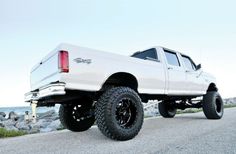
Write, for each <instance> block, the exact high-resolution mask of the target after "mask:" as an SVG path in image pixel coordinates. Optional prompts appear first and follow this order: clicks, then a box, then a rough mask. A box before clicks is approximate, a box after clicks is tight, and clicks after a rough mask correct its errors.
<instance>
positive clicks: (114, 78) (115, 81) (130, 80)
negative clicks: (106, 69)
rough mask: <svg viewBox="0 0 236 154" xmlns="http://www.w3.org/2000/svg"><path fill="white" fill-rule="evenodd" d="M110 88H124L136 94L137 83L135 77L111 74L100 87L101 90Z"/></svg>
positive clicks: (122, 73)
mask: <svg viewBox="0 0 236 154" xmlns="http://www.w3.org/2000/svg"><path fill="white" fill-rule="evenodd" d="M112 86H115V87H117V86H126V87H129V88H131V89H133V90H135V91H136V92H137V91H138V81H137V79H136V77H135V76H133V75H132V74H130V73H125V72H119V73H115V74H112V75H111V76H110V77H109V78H108V79H107V80H106V82H105V83H104V84H103V86H102V90H106V89H107V88H110V87H112Z"/></svg>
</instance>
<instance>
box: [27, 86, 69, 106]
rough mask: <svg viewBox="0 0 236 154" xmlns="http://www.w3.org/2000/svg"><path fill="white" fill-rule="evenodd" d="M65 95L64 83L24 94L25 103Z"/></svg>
mask: <svg viewBox="0 0 236 154" xmlns="http://www.w3.org/2000/svg"><path fill="white" fill-rule="evenodd" d="M65 94H66V91H65V84H64V83H55V84H49V85H46V86H43V87H41V88H39V89H38V90H37V91H33V92H28V93H26V94H25V102H32V101H37V100H40V99H42V98H44V97H48V96H55V95H65Z"/></svg>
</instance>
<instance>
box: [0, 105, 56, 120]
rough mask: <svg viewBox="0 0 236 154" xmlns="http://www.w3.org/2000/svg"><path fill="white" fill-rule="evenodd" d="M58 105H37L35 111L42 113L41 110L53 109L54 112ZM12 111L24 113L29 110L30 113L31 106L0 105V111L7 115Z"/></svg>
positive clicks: (19, 113)
mask: <svg viewBox="0 0 236 154" xmlns="http://www.w3.org/2000/svg"><path fill="white" fill-rule="evenodd" d="M59 107H60V106H59V105H56V106H55V107H37V110H36V111H37V113H43V112H47V111H49V110H55V111H56V112H58V110H59ZM11 111H14V112H15V113H17V114H18V115H23V114H25V111H29V113H31V107H30V106H24V107H0V112H4V113H6V115H7V117H8V114H9V113H10V112H11Z"/></svg>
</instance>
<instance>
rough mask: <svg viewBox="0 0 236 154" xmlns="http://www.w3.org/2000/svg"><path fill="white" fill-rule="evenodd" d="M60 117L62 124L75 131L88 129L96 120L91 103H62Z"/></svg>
mask: <svg viewBox="0 0 236 154" xmlns="http://www.w3.org/2000/svg"><path fill="white" fill-rule="evenodd" d="M59 117H60V121H61V124H62V125H63V126H64V127H65V128H67V129H69V130H71V131H74V132H81V131H85V130H88V129H89V128H90V127H91V126H92V125H93V124H94V121H95V116H94V114H93V109H92V107H91V106H90V105H78V104H70V105H61V106H60V109H59Z"/></svg>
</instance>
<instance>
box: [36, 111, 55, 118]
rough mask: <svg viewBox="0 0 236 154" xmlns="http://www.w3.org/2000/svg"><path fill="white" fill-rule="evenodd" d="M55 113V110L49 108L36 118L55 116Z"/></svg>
mask: <svg viewBox="0 0 236 154" xmlns="http://www.w3.org/2000/svg"><path fill="white" fill-rule="evenodd" d="M56 115H57V114H56V112H55V110H49V111H47V112H44V113H41V114H39V117H38V119H45V118H51V117H53V116H56Z"/></svg>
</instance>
